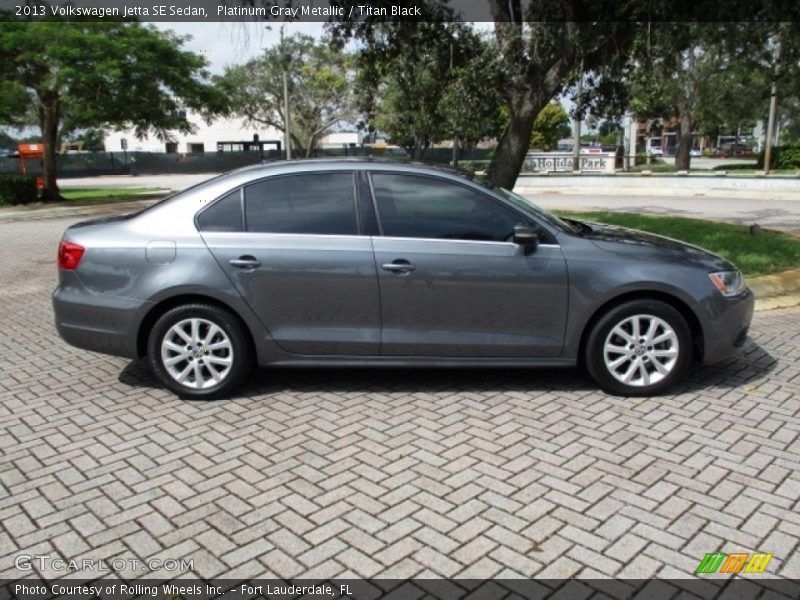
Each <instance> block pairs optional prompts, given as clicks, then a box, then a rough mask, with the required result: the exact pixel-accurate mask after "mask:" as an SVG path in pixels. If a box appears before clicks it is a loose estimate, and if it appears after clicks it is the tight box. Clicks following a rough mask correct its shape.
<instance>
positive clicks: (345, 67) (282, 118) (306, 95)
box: [216, 35, 355, 156]
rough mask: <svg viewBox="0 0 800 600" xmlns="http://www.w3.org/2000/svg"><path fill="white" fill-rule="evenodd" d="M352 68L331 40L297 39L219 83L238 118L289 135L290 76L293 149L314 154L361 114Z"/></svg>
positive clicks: (348, 58) (228, 74)
mask: <svg viewBox="0 0 800 600" xmlns="http://www.w3.org/2000/svg"><path fill="white" fill-rule="evenodd" d="M352 65H353V57H352V55H350V54H349V53H347V52H338V51H336V50H334V49H332V48H331V46H330V44H329V42H328V40H325V39H323V40H320V41H315V40H314V38H312V37H310V36H307V35H294V36H290V37H287V38H286V39H284V40H283V41H282V43H281V44H280V45H276V46H273V47H272V48H268V49H267V50H265V51H264V54H263V55H262V56H261V57H259V58H257V59H254V60H251V61H249V62H248V63H246V64H244V65H239V66H234V67H229V68H228V69H227V70H226V71H225V74H224V75H223V76H221V77H219V78H217V80H216V82H217V84H218V85H219V86H220V88H221V89H222V90H223V91H224V92H225V95H226V96H227V97H228V98H230V105H229V110H230V112H231V113H232V114H234V115H237V116H241V117H244V118H245V119H247V120H248V121H249V122H250V123H254V124H260V125H267V126H270V127H275V128H277V129H280V130H282V131H284V132H285V131H286V115H285V114H284V97H283V74H284V72H286V73H287V78H288V81H287V84H288V85H287V87H288V90H289V98H290V109H289V112H290V118H289V122H290V128H289V129H290V134H291V137H292V145H293V146H294V147H298V148H302V149H304V150H305V153H306V156H310V155H311V153H312V152H313V151H314V149H315V147H316V145H317V143H318V141H319V139H320V138H321V137H322V136H323V135H325V133H327V132H328V131H330V130H331V128H333V127H334V126H335V125H336V124H337V123H339V122H342V121H346V120H352V119H353V118H354V116H355V110H354V106H355V105H354V92H353V85H352V80H353V79H354V76H353V72H352Z"/></svg>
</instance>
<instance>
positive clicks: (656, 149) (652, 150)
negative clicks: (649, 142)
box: [647, 146, 664, 156]
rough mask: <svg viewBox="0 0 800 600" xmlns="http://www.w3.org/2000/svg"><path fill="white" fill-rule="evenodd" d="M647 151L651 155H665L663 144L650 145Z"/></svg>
mask: <svg viewBox="0 0 800 600" xmlns="http://www.w3.org/2000/svg"><path fill="white" fill-rule="evenodd" d="M647 153H648V154H649V155H650V156H664V149H663V148H662V147H661V146H650V147H649V148H648V149H647Z"/></svg>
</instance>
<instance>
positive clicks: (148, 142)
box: [105, 111, 283, 154]
mask: <svg viewBox="0 0 800 600" xmlns="http://www.w3.org/2000/svg"><path fill="white" fill-rule="evenodd" d="M187 119H188V120H189V122H190V123H192V125H194V126H195V131H194V133H181V132H179V131H173V132H171V135H170V139H169V140H161V139H159V138H158V137H156V136H155V135H148V136H147V137H145V138H144V139H138V138H137V137H136V135H134V132H133V130H132V129H124V130H121V131H115V130H110V131H108V132H107V133H106V138H105V148H106V152H120V151H121V150H123V149H127V150H128V152H165V153H169V154H184V153H186V154H196V153H202V152H216V151H217V150H222V151H225V152H234V151H241V150H252V149H253V148H252V146H253V144H254V143H255V144H259V143H260V144H261V145H262V148H263V149H264V150H277V149H280V148H282V147H283V132H281V131H279V130H278V129H275V128H274V127H266V126H259V127H252V126H247V125H246V124H245V121H244V119H239V118H218V119H215V120H214V121H212V122H211V123H210V124H207V123H206V122H205V120H204V119H203V118H202V117H201V116H200V115H198V114H196V113H193V112H191V111H190V112H188V114H187ZM255 136H258V137H255ZM123 140H124V141H123ZM126 144H127V148H124V147H123V146H125V145H126Z"/></svg>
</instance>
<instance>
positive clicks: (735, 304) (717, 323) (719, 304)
mask: <svg viewBox="0 0 800 600" xmlns="http://www.w3.org/2000/svg"><path fill="white" fill-rule="evenodd" d="M707 308H708V309H707V311H706V312H707V315H706V319H705V323H703V363H704V364H713V363H717V362H720V361H722V360H725V359H726V358H730V357H731V356H733V355H734V354H736V353H737V352H738V351H739V350H740V349H741V347H742V346H744V343H745V341H746V340H747V333H748V330H749V328H750V321H751V320H752V318H753V310H754V308H755V296H754V295H753V292H751V291H750V289H747V290H746V291H745V293H744V294H742V295H741V296H738V297H736V298H725V297H723V296H721V295H720V296H719V297H717V298H714V300H713V301H712V302H711V303H710V305H709V306H708V307H707Z"/></svg>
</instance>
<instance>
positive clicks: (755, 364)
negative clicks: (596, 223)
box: [119, 341, 777, 397]
mask: <svg viewBox="0 0 800 600" xmlns="http://www.w3.org/2000/svg"><path fill="white" fill-rule="evenodd" d="M776 365H777V360H776V359H775V358H773V357H772V356H771V355H770V354H769V353H768V352H767V351H766V350H764V349H763V348H762V347H761V346H759V345H758V344H756V343H753V342H752V341H751V342H748V343H747V345H746V346H745V348H743V350H742V352H741V353H740V354H738V355H736V356H735V357H733V358H730V359H728V360H726V361H724V362H722V363H719V364H716V365H711V366H702V365H699V364H693V365H692V366H691V368H690V370H689V373H688V374H687V376H686V377H684V378H683V380H682V381H681V382H679V383H678V384H677V386H676V387H675V388H673V390H671V391H670V394H669V395H672V394H679V393H686V392H698V391H701V390H703V389H707V388H710V387H722V388H728V389H732V388H736V387H739V386H743V385H747V384H749V383H751V382H752V381H754V380H757V379H760V378H763V377H765V376H766V375H768V374H769V373H770V372H771V371H772V370H773V369H774V368H775V366H776ZM119 381H120V382H121V383H124V384H125V385H129V386H133V387H143V388H155V389H162V386H161V384H160V383H159V382H158V380H157V379H156V378H155V376H154V375H153V373H152V372H151V370H150V368H149V366H148V365H147V360H146V359H139V360H135V361H131V362H130V363H128V365H126V367H125V368H124V369H123V370H122V372H121V373H120V375H119ZM285 391H297V392H314V391H324V392H349V393H353V392H355V393H359V392H360V393H369V392H399V393H417V392H454V393H455V392H501V391H510V392H527V393H531V392H564V393H578V394H580V395H585V394H586V393H596V392H597V393H599V391H598V388H597V385H596V384H595V383H594V381H593V380H592V378H591V377H590V376H589V375H588V374H587V373H586V371H585V370H584V369H580V368H572V369H569V368H559V369H555V368H552V369H524V368H522V369H520V368H516V369H509V368H466V369H463V368H452V369H441V368H384V367H377V368H302V369H301V368H280V369H269V368H261V369H256V370H254V372H253V373H252V374H251V376H250V377H249V378H248V380H247V382H246V383H245V384H244V385H243V386H242V388H241V390H240V392H239V393H238V394H237V396H245V397H253V396H259V395H269V394H274V393H279V392H285Z"/></svg>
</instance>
